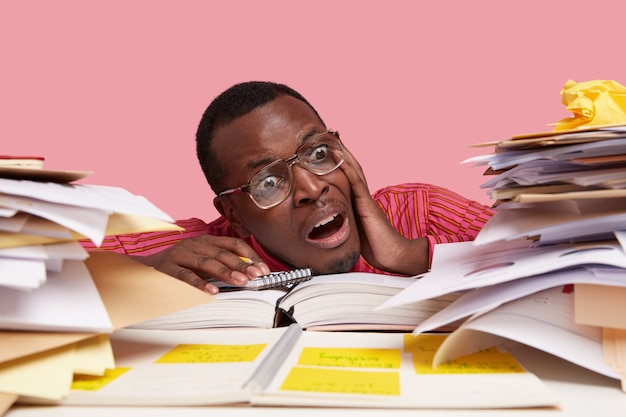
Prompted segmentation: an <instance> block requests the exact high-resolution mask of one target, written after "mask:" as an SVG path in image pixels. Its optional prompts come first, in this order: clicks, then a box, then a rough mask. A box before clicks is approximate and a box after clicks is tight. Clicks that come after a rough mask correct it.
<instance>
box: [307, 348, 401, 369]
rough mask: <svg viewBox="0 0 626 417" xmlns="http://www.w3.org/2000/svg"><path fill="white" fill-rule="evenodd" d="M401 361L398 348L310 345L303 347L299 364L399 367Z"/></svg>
mask: <svg viewBox="0 0 626 417" xmlns="http://www.w3.org/2000/svg"><path fill="white" fill-rule="evenodd" d="M401 361H402V357H401V352H400V351H399V350H398V349H371V348H314V347H309V348H304V349H302V353H301V354H300V358H299V359H298V364H299V365H312V366H338V367H349V368H383V369H398V368H399V367H400V362H401Z"/></svg>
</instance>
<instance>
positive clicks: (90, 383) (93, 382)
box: [71, 368, 130, 391]
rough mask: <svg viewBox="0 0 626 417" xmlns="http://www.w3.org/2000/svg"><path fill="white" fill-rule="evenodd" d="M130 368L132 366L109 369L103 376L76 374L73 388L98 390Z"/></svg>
mask: <svg viewBox="0 0 626 417" xmlns="http://www.w3.org/2000/svg"><path fill="white" fill-rule="evenodd" d="M129 370H130V368H115V369H107V370H106V371H105V372H104V375H102V376H95V375H81V374H75V375H74V381H73V382H72V386H71V388H72V389H73V390H77V391H97V390H99V389H100V388H102V387H104V386H105V385H106V384H108V383H109V382H111V381H113V380H115V379H116V378H119V377H120V376H122V375H124V374H125V373H126V372H128V371H129Z"/></svg>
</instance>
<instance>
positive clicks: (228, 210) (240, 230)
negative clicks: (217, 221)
mask: <svg viewBox="0 0 626 417" xmlns="http://www.w3.org/2000/svg"><path fill="white" fill-rule="evenodd" d="M213 205H214V206H215V208H216V209H217V211H218V212H219V213H220V214H221V215H222V216H224V217H225V218H226V220H228V222H229V223H230V226H231V227H232V228H233V230H235V232H237V234H238V235H239V237H240V238H242V239H246V238H248V237H249V236H250V232H249V231H248V229H246V227H245V226H244V225H243V222H242V221H241V217H240V216H239V213H238V212H237V209H236V208H235V207H234V206H233V205H232V204H231V202H230V201H229V200H228V198H227V197H226V196H223V197H215V198H214V199H213Z"/></svg>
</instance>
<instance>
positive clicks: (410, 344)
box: [404, 334, 446, 357]
mask: <svg viewBox="0 0 626 417" xmlns="http://www.w3.org/2000/svg"><path fill="white" fill-rule="evenodd" d="M445 338H446V335H445V334H420V335H417V336H413V335H412V334H405V335H404V351H405V352H431V357H432V356H434V355H435V352H436V351H437V349H439V346H441V344H442V343H443V341H444V339H445Z"/></svg>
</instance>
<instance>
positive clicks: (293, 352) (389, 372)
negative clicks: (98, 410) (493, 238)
mask: <svg viewBox="0 0 626 417" xmlns="http://www.w3.org/2000/svg"><path fill="white" fill-rule="evenodd" d="M445 337H446V336H445V335H442V334H433V335H420V336H417V337H415V336H412V335H411V334H408V333H398V332H391V333H387V332H383V333H377V332H371V333H367V332H366V333H360V332H310V331H302V328H301V327H300V326H298V325H297V324H292V325H290V326H287V327H281V328H273V329H240V330H211V331H206V330H179V331H162V330H140V329H121V330H118V331H116V332H115V333H113V334H112V336H111V343H112V346H113V352H114V356H115V362H116V368H115V369H112V370H110V371H108V372H107V373H106V374H105V375H104V376H103V377H95V376H85V377H84V378H75V379H74V382H73V384H72V390H71V391H70V394H69V395H68V396H66V397H65V398H64V399H62V400H61V401H60V403H61V404H68V405H94V406H95V405H106V406H111V405H143V406H168V405H217V404H236V403H247V404H252V405H274V406H276V405H292V406H295V405H302V406H319V407H324V406H332V407H364V406H366V407H369V408H372V407H378V408H511V407H536V406H554V405H555V399H554V397H553V395H552V394H551V393H550V392H549V390H548V389H547V388H546V387H545V386H544V384H543V383H542V382H541V381H540V380H539V379H538V378H537V377H536V376H535V375H534V374H532V373H530V372H527V371H525V370H524V369H523V367H522V366H521V365H520V364H519V362H517V361H516V360H515V358H514V357H513V356H512V355H511V354H509V353H507V352H504V351H499V350H496V349H487V350H485V351H483V352H481V353H477V354H474V355H470V356H467V357H465V358H463V359H461V360H460V361H451V362H450V363H448V364H446V365H440V366H439V369H438V370H437V371H435V370H433V368H432V355H433V353H434V351H435V350H436V347H437V346H438V345H439V344H440V343H441V341H442V340H443V339H445ZM21 402H22V403H41V402H42V401H41V400H36V399H33V398H22V399H21ZM48 403H49V401H48ZM53 403H57V402H54V401H53Z"/></svg>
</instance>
